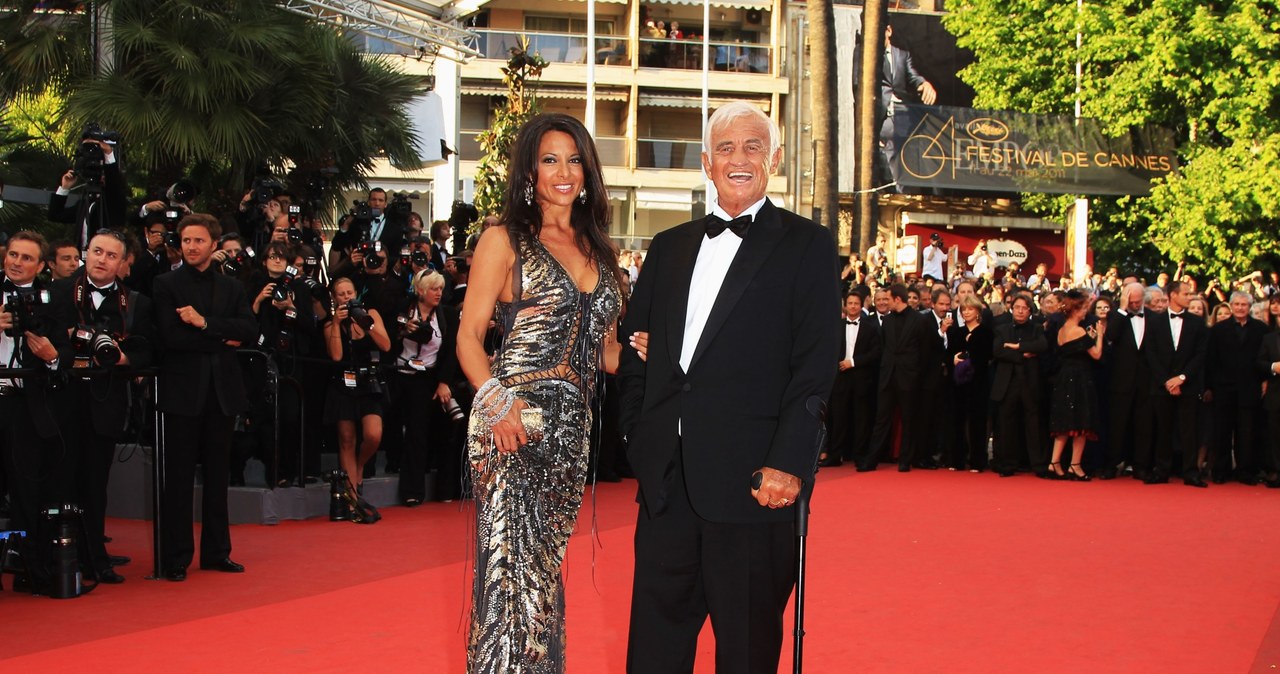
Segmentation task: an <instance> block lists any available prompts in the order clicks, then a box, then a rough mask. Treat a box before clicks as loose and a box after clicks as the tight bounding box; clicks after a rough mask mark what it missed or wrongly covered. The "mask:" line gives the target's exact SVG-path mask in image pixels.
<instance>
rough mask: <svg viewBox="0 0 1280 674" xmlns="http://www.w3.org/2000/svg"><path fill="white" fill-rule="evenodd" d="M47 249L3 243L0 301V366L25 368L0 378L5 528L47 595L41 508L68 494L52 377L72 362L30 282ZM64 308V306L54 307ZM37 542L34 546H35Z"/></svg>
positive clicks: (52, 309) (24, 240) (55, 320)
mask: <svg viewBox="0 0 1280 674" xmlns="http://www.w3.org/2000/svg"><path fill="white" fill-rule="evenodd" d="M47 250H48V244H47V243H46V242H45V240H44V237H42V236H40V235H39V234H37V233H35V232H18V233H17V234H14V235H13V236H12V237H11V238H10V239H9V246H8V249H7V250H6V252H5V258H4V278H3V282H2V283H0V287H2V288H3V291H2V293H0V296H2V303H0V330H2V331H3V332H0V367H2V368H8V369H28V370H29V373H27V375H26V376H25V377H12V378H7V377H4V373H3V372H0V424H2V425H3V430H2V431H0V456H2V457H3V461H4V472H5V475H6V476H7V479H8V483H9V500H10V509H11V514H12V517H11V518H10V522H9V528H10V529H17V530H22V531H26V532H27V536H26V537H25V538H24V539H23V543H22V548H21V550H20V553H21V554H22V558H23V561H24V564H25V565H26V568H27V570H28V571H29V572H30V574H31V579H32V583H33V585H34V587H33V588H32V589H33V590H34V591H36V592H41V593H47V592H48V586H49V578H50V576H49V571H50V569H49V559H48V548H47V543H45V542H46V541H48V540H50V539H51V533H50V532H48V531H45V529H46V528H47V527H46V524H45V519H44V518H43V517H41V516H40V511H41V509H42V508H46V507H49V506H51V505H57V504H61V503H63V502H69V500H70V498H71V497H72V496H73V494H71V493H70V489H69V485H68V484H66V483H65V482H64V481H62V480H60V479H59V478H60V477H62V472H63V466H62V461H63V459H64V457H63V447H64V442H65V441H64V440H63V439H62V438H60V437H59V433H60V429H59V423H58V421H59V420H58V418H57V417H56V416H55V413H56V411H57V410H61V409H62V408H63V396H62V391H61V390H58V389H56V388H54V382H53V380H54V373H56V372H58V371H59V370H60V368H61V367H64V366H65V367H69V366H70V365H69V363H70V361H71V359H72V352H71V345H70V343H69V340H68V338H67V329H68V328H69V327H71V324H72V322H73V321H72V318H71V317H70V315H69V314H68V313H67V312H66V311H65V310H60V307H58V305H55V304H52V303H50V302H49V299H50V297H49V294H48V292H47V289H46V288H45V287H44V285H43V284H42V283H41V282H40V281H39V279H37V278H36V275H37V274H39V273H40V272H41V271H42V270H43V269H44V259H45V255H46V254H47ZM62 309H64V308H62ZM37 542H39V543H37Z"/></svg>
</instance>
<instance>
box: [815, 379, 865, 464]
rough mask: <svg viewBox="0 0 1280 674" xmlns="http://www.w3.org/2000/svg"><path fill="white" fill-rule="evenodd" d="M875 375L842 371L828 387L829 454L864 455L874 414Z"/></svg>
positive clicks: (843, 456)
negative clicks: (829, 394) (829, 395)
mask: <svg viewBox="0 0 1280 674" xmlns="http://www.w3.org/2000/svg"><path fill="white" fill-rule="evenodd" d="M874 396H875V377H874V376H870V377H868V376H863V375H856V374H853V373H851V372H841V373H839V374H837V375H836V381H835V384H834V385H833V386H832V387H831V404H830V405H829V406H828V408H827V417H828V418H829V419H830V420H831V448H830V449H829V450H828V452H827V454H828V455H829V456H832V457H835V458H839V459H845V460H850V461H857V460H859V459H861V458H862V457H864V456H866V455H867V447H868V446H869V445H870V443H871V428H872V426H873V425H874V421H875V420H874V419H873V418H872V416H871V415H872V414H874V413H875V409H876V408H875V397H874Z"/></svg>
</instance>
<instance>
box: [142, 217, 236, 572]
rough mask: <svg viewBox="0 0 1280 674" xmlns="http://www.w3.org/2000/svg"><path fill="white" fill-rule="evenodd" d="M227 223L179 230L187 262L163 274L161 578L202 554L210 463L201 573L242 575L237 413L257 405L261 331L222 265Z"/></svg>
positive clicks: (206, 221)
mask: <svg viewBox="0 0 1280 674" xmlns="http://www.w3.org/2000/svg"><path fill="white" fill-rule="evenodd" d="M221 233H222V228H221V227H220V226H219V225H218V220H217V219H216V218H214V217H213V216H211V215H206V214H203V213H195V214H192V215H188V216H187V217H185V218H183V219H182V221H181V222H179V223H178V235H179V237H180V239H181V243H182V261H183V265H182V266H181V267H179V268H178V269H176V270H174V271H172V272H169V273H168V274H163V275H161V276H158V277H156V280H155V288H154V293H155V294H154V300H155V313H156V323H157V326H158V328H159V333H160V345H161V361H160V363H161V365H160V379H159V382H158V386H159V391H158V395H159V400H158V401H157V404H158V405H159V408H160V411H161V412H164V414H165V417H164V423H165V485H164V493H163V495H162V498H161V507H162V508H163V511H162V516H163V524H162V529H161V532H160V536H161V543H162V546H163V557H162V559H161V564H162V568H161V569H160V572H161V574H162V575H163V576H164V577H165V578H167V579H169V580H174V581H181V580H186V577H187V567H188V566H189V565H190V564H191V561H192V557H193V555H194V554H195V544H194V541H193V537H192V533H191V525H192V512H191V509H192V504H191V498H192V491H193V488H194V484H193V479H194V477H195V467H196V464H197V463H199V464H200V465H201V471H202V472H201V483H202V484H203V491H204V496H203V500H202V507H201V518H202V526H201V530H200V568H202V569H211V570H215V571H227V572H232V573H239V572H242V571H244V567H243V566H241V565H240V564H237V563H235V562H233V561H231V532H230V527H229V522H228V515H227V464H228V461H229V454H230V449H231V448H230V444H231V431H232V424H233V422H234V420H235V416H236V415H237V414H239V413H241V412H243V411H245V409H246V408H247V406H248V401H247V399H246V397H245V388H244V375H243V373H242V372H241V370H240V362H239V360H238V359H237V357H236V353H235V349H236V347H238V346H241V345H243V344H252V343H253V339H254V338H255V337H256V336H257V334H258V326H257V323H256V322H255V321H254V317H253V312H252V311H251V310H250V309H249V302H248V300H247V299H246V297H245V290H244V286H243V285H241V284H240V282H239V281H236V280H234V279H232V278H230V277H228V276H225V275H223V274H219V273H218V272H217V271H216V270H214V269H213V268H212V259H213V249H214V242H215V241H216V240H217V238H218V236H219V235H221Z"/></svg>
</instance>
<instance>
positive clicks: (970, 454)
mask: <svg viewBox="0 0 1280 674" xmlns="http://www.w3.org/2000/svg"><path fill="white" fill-rule="evenodd" d="M959 304H960V318H961V319H962V320H963V323H962V324H960V325H955V326H952V328H951V335H950V336H949V338H948V340H947V341H948V343H949V344H950V346H951V351H952V356H951V363H952V365H953V366H954V369H953V370H952V374H953V376H954V378H955V384H956V387H955V411H956V414H955V422H956V428H955V433H954V434H953V435H952V437H954V438H958V440H959V441H958V442H954V443H952V444H951V450H950V455H949V456H948V457H947V467H948V468H950V469H951V470H964V465H965V461H966V459H967V460H968V463H969V471H970V472H973V473H981V472H982V471H983V470H986V468H987V416H988V407H989V405H990V402H989V401H990V399H991V378H990V376H989V375H990V372H991V356H992V350H993V341H992V340H993V334H992V332H991V326H989V325H987V324H986V323H983V322H982V310H983V309H984V307H983V305H982V300H980V299H978V296H977V295H968V296H966V297H963V298H961V299H960V301H959Z"/></svg>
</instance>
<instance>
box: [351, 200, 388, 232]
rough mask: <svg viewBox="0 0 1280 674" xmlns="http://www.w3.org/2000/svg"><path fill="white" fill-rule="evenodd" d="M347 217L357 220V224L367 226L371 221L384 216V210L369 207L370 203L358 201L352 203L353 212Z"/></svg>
mask: <svg viewBox="0 0 1280 674" xmlns="http://www.w3.org/2000/svg"><path fill="white" fill-rule="evenodd" d="M347 215H350V216H351V217H352V218H355V221H356V224H358V225H360V226H367V225H368V224H369V222H370V221H371V220H373V219H374V218H376V217H378V216H379V215H382V209H381V208H372V207H370V206H369V202H367V201H360V200H359V199H356V200H355V201H352V202H351V212H350V213H348V214H347Z"/></svg>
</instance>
